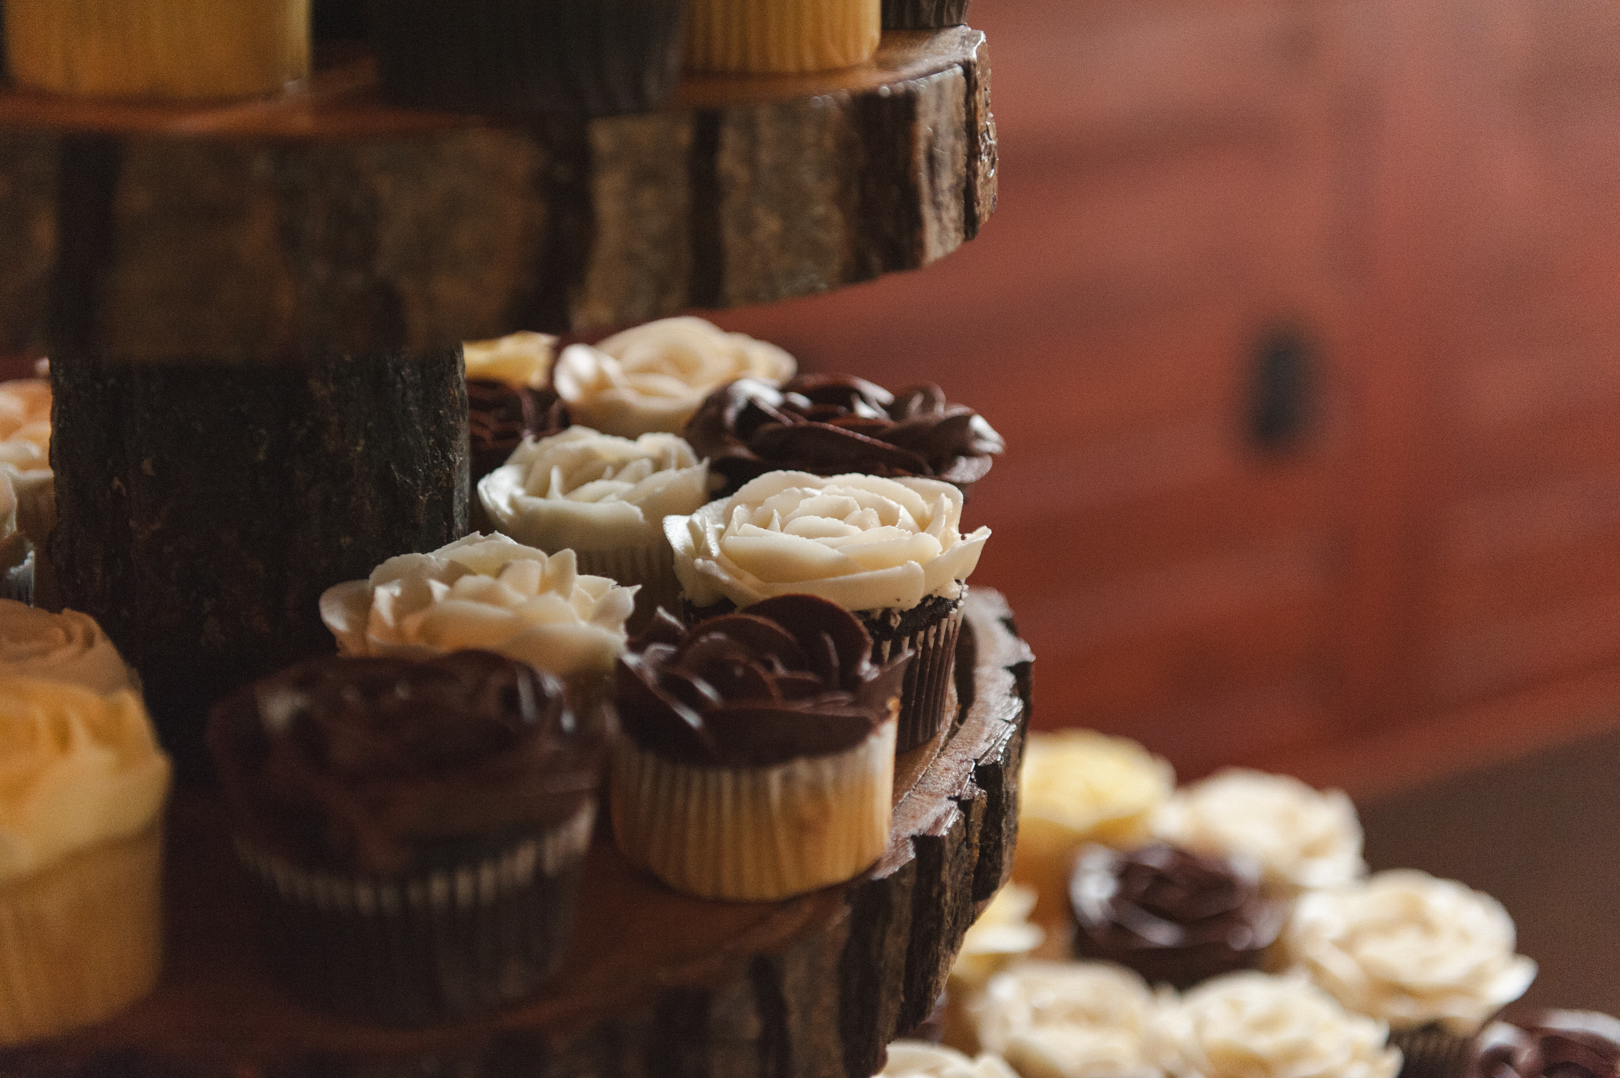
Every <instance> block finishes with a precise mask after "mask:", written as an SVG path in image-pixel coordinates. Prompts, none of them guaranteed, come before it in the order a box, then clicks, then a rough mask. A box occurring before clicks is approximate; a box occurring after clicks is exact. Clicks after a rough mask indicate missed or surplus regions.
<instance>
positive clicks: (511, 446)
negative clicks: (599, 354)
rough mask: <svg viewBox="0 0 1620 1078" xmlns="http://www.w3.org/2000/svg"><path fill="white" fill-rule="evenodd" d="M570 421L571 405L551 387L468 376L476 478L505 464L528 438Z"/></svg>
mask: <svg viewBox="0 0 1620 1078" xmlns="http://www.w3.org/2000/svg"><path fill="white" fill-rule="evenodd" d="M569 425H570V420H569V418H568V408H567V407H566V406H565V405H564V404H563V403H562V400H561V399H560V398H558V396H557V394H556V393H554V392H552V391H551V390H549V389H530V388H529V387H527V386H520V387H517V388H513V387H512V386H509V385H507V384H506V383H505V382H491V381H482V380H473V379H468V381H467V435H468V439H469V443H468V444H469V448H470V455H471V468H472V477H473V481H474V482H476V481H477V480H479V479H482V478H483V477H484V476H486V475H488V474H489V473H490V472H493V471H494V470H495V469H496V468H499V467H500V466H501V465H503V464H505V463H506V461H507V458H509V457H510V456H511V455H512V453H513V451H514V450H516V449H517V447H518V446H520V445H522V444H523V440H524V439H525V438H544V437H545V436H546V435H548V434H554V433H556V432H557V431H560V430H567V429H568V427H569Z"/></svg>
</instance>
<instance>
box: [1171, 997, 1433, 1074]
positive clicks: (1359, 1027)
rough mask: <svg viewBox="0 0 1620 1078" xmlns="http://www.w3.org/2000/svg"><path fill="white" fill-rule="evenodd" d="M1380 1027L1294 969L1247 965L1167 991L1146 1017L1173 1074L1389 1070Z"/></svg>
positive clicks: (1395, 1064)
mask: <svg viewBox="0 0 1620 1078" xmlns="http://www.w3.org/2000/svg"><path fill="white" fill-rule="evenodd" d="M1388 1034H1389V1030H1388V1028H1387V1027H1386V1026H1385V1025H1384V1023H1382V1022H1378V1021H1375V1020H1373V1019H1371V1018H1366V1017H1363V1016H1361V1015H1353V1014H1349V1013H1347V1012H1346V1011H1345V1010H1344V1008H1342V1007H1340V1006H1339V1005H1338V1003H1337V1002H1335V1001H1334V999H1333V998H1332V997H1331V996H1329V995H1328V994H1327V993H1325V992H1323V991H1321V990H1320V989H1318V988H1316V987H1315V986H1314V985H1312V984H1311V983H1310V982H1309V981H1306V980H1305V979H1304V978H1302V977H1272V976H1268V975H1267V974H1264V973H1254V972H1242V973H1229V974H1226V975H1225V976H1222V977H1216V978H1214V979H1213V980H1209V981H1205V982H1204V983H1203V984H1201V985H1199V986H1198V987H1197V988H1194V989H1193V990H1192V991H1190V992H1188V993H1187V994H1186V995H1184V996H1182V997H1181V998H1180V1000H1179V1001H1177V1000H1175V999H1173V998H1172V997H1168V996H1167V997H1166V999H1165V1002H1164V1005H1163V1007H1162V1008H1161V1010H1160V1012H1159V1014H1158V1015H1157V1016H1156V1018H1155V1021H1154V1023H1153V1041H1154V1052H1155V1055H1156V1056H1157V1059H1158V1062H1159V1064H1160V1065H1161V1066H1162V1067H1163V1068H1164V1070H1165V1071H1166V1072H1168V1073H1169V1074H1171V1075H1174V1076H1175V1078H1395V1075H1396V1073H1397V1072H1398V1071H1399V1070H1400V1069H1401V1053H1400V1051H1399V1050H1398V1049H1394V1048H1388V1047H1386V1046H1385V1042H1386V1039H1387V1037H1388Z"/></svg>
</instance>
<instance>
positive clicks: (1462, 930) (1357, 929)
mask: <svg viewBox="0 0 1620 1078" xmlns="http://www.w3.org/2000/svg"><path fill="white" fill-rule="evenodd" d="M1514 936H1515V934H1514V929H1513V919H1512V918H1511V917H1509V916H1508V913H1507V910H1505V909H1503V908H1502V904H1501V903H1500V902H1498V901H1496V899H1494V898H1492V897H1491V896H1490V895H1487V894H1482V893H1481V892H1479V891H1474V890H1470V889H1469V888H1468V887H1466V886H1464V885H1463V884H1460V883H1457V882H1456V881H1454V880H1439V879H1435V878H1434V877H1433V876H1430V875H1429V874H1427V873H1425V872H1418V871H1416V870H1414V869H1398V870H1394V871H1390V872H1380V873H1378V874H1377V875H1376V876H1373V877H1372V878H1371V879H1368V880H1367V881H1366V882H1364V883H1361V884H1358V885H1354V886H1350V887H1345V888H1342V889H1339V890H1333V891H1312V892H1309V893H1307V894H1304V895H1302V896H1300V899H1299V901H1298V902H1297V903H1296V904H1295V907H1294V916H1293V919H1292V920H1291V921H1290V922H1289V925H1288V927H1287V929H1286V930H1285V931H1284V933H1283V937H1282V946H1283V953H1284V955H1285V957H1286V958H1287V960H1288V961H1290V962H1292V963H1293V964H1294V965H1295V966H1297V967H1298V968H1299V969H1300V970H1302V971H1303V972H1305V973H1307V974H1309V976H1310V977H1311V979H1312V980H1313V981H1315V982H1316V983H1317V984H1318V985H1320V986H1321V987H1322V988H1324V989H1326V990H1327V991H1328V992H1329V993H1331V994H1332V995H1333V996H1335V997H1336V998H1337V999H1338V1000H1339V1002H1341V1003H1343V1004H1344V1005H1345V1006H1346V1007H1348V1008H1349V1009H1350V1010H1352V1011H1356V1012H1358V1013H1360V1014H1367V1015H1372V1016H1373V1017H1375V1018H1379V1019H1382V1020H1384V1021H1386V1022H1388V1023H1389V1024H1390V1026H1391V1027H1393V1028H1395V1029H1397V1030H1402V1029H1413V1028H1416V1027H1418V1026H1423V1025H1426V1024H1428V1023H1430V1022H1438V1023H1440V1024H1441V1025H1443V1026H1444V1027H1445V1028H1446V1029H1448V1030H1450V1031H1451V1032H1453V1033H1458V1034H1463V1035H1468V1034H1472V1033H1474V1032H1475V1031H1477V1030H1478V1029H1479V1028H1480V1026H1481V1025H1483V1024H1484V1022H1485V1020H1486V1019H1488V1018H1490V1016H1491V1015H1493V1014H1495V1013H1496V1012H1497V1011H1498V1010H1499V1009H1500V1008H1501V1007H1502V1006H1503V1005H1505V1004H1507V1003H1511V1002H1512V1001H1513V1000H1515V999H1518V998H1519V996H1521V995H1523V994H1524V990H1525V989H1527V988H1529V987H1530V982H1531V981H1533V980H1534V979H1535V976H1536V964H1535V963H1534V962H1532V961H1531V960H1530V959H1528V958H1525V957H1524V956H1523V955H1518V954H1515V953H1514V946H1515V942H1514Z"/></svg>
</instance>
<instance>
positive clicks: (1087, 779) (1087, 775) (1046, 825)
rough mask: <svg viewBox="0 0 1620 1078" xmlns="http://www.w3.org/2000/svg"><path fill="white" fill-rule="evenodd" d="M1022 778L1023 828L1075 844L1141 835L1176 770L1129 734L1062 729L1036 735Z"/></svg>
mask: <svg viewBox="0 0 1620 1078" xmlns="http://www.w3.org/2000/svg"><path fill="white" fill-rule="evenodd" d="M1018 784H1019V786H1018V796H1019V809H1018V827H1019V830H1020V831H1021V832H1023V831H1028V832H1029V833H1030V834H1033V835H1034V836H1035V837H1036V838H1037V840H1038V841H1045V842H1046V843H1048V844H1051V845H1058V846H1063V847H1065V848H1066V849H1068V850H1070V851H1072V850H1073V848H1074V847H1075V846H1078V845H1079V844H1080V843H1081V842H1084V841H1087V840H1090V841H1095V842H1115V843H1132V844H1134V843H1135V842H1137V841H1138V840H1139V839H1140V838H1141V837H1143V835H1144V832H1145V820H1146V816H1147V814H1148V813H1149V812H1151V811H1152V810H1153V809H1155V808H1157V807H1158V806H1159V805H1161V804H1162V803H1163V802H1164V800H1165V799H1166V798H1168V797H1169V796H1170V792H1171V790H1172V789H1174V788H1175V784H1176V775H1175V771H1173V770H1172V769H1171V767H1170V765H1169V763H1167V762H1166V761H1165V760H1164V759H1163V758H1162V757H1158V756H1154V755H1153V754H1152V753H1150V752H1148V751H1147V749H1145V748H1143V747H1142V746H1141V745H1140V744H1138V743H1137V742H1135V741H1132V740H1131V739H1130V738H1126V737H1109V736H1107V735H1105V734H1099V733H1096V732H1094V731H1091V730H1059V731H1056V732H1054V733H1040V734H1032V735H1031V736H1030V738H1029V741H1028V744H1027V745H1026V746H1025V748H1024V766H1023V771H1022V773H1021V775H1020V777H1019V780H1018Z"/></svg>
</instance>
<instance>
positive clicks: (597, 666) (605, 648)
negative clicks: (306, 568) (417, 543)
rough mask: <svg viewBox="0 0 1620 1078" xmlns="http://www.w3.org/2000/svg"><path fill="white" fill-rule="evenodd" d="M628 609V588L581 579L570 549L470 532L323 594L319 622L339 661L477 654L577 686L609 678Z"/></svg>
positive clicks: (631, 595)
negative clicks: (551, 548) (504, 658)
mask: <svg viewBox="0 0 1620 1078" xmlns="http://www.w3.org/2000/svg"><path fill="white" fill-rule="evenodd" d="M634 605H635V589H634V588H622V587H619V586H618V585H617V584H615V583H614V582H613V581H611V580H609V579H607V578H606V577H600V576H582V575H580V574H579V572H578V568H577V565H576V563H575V559H574V552H573V551H571V550H564V551H562V552H560V553H558V554H556V555H551V556H548V555H547V554H546V553H545V552H544V551H540V550H535V549H534V548H532V547H526V546H523V545H522V544H520V543H516V542H513V541H512V540H511V539H508V538H507V537H506V536H504V535H496V536H484V535H479V534H477V533H474V534H472V535H469V536H467V537H465V538H463V539H458V540H456V541H455V542H454V543H451V544H449V545H448V546H444V547H441V548H439V549H438V550H436V551H434V552H433V553H431V554H403V555H400V556H399V557H396V558H389V559H388V560H387V561H385V562H383V563H382V564H381V565H379V566H378V567H377V568H376V569H375V570H374V571H373V572H372V574H371V576H370V577H369V578H368V579H366V580H351V581H349V582H347V583H344V584H338V585H336V586H335V587H332V588H329V589H327V591H326V593H325V594H324V595H322V596H321V619H322V620H323V621H325V622H326V627H327V628H328V629H331V630H332V635H333V636H335V637H336V638H337V642H338V650H339V652H341V653H342V654H344V655H394V656H399V657H401V658H413V657H425V656H431V655H441V654H444V653H446V652H450V651H461V650H465V649H469V648H482V649H484V650H486V651H493V652H495V653H497V654H500V655H505V656H507V657H508V658H512V659H517V660H519V661H520V662H526V663H528V664H529V665H531V666H536V667H539V668H540V669H543V670H548V671H550V672H551V673H553V674H556V675H557V676H558V677H561V678H564V679H566V680H569V681H571V682H576V683H578V682H580V681H581V680H583V681H587V682H588V681H591V680H593V679H600V678H603V677H605V676H606V675H607V674H609V673H610V672H611V671H612V669H613V660H614V659H615V658H617V657H618V655H619V652H621V651H623V650H624V643H625V628H624V623H625V619H627V618H628V617H629V616H630V612H631V610H632V609H633V608H634Z"/></svg>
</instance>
